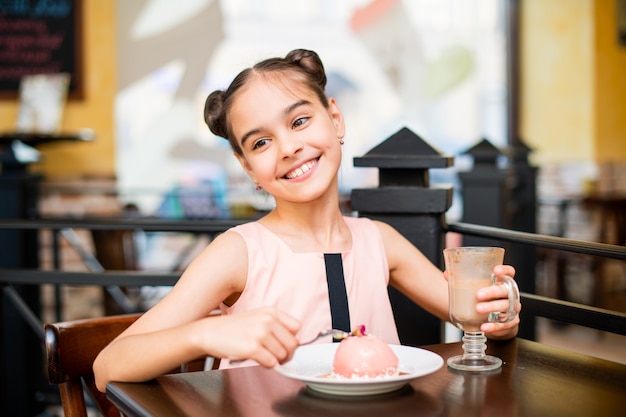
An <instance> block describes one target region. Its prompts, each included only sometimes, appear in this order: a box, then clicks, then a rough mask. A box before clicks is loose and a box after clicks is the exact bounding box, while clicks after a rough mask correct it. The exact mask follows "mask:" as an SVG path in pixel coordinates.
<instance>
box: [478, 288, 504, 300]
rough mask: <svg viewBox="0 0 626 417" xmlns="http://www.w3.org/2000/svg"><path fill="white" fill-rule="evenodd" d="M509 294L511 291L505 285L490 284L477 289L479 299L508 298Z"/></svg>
mask: <svg viewBox="0 0 626 417" xmlns="http://www.w3.org/2000/svg"><path fill="white" fill-rule="evenodd" d="M508 296H509V292H508V290H507V288H506V287H505V286H504V285H490V286H488V287H483V288H480V289H479V290H478V291H476V298H477V299H478V300H479V301H487V300H496V299H501V298H508Z"/></svg>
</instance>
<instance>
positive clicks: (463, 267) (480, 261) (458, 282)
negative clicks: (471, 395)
mask: <svg viewBox="0 0 626 417" xmlns="http://www.w3.org/2000/svg"><path fill="white" fill-rule="evenodd" d="M443 256H444V260H445V264H446V271H447V273H448V291H449V298H450V321H451V322H452V324H454V325H455V326H457V327H458V328H460V329H461V330H463V332H464V335H463V355H458V356H453V357H451V358H449V359H448V366H450V367H451V368H453V369H459V370H463V371H489V370H494V369H497V368H499V367H500V366H502V360H501V359H500V358H496V357H494V356H489V355H486V354H485V350H486V349H487V345H486V342H487V338H486V337H485V334H484V333H483V332H482V331H481V330H480V326H481V324H483V323H487V322H498V323H507V322H509V321H511V320H513V319H514V318H515V316H516V314H517V312H516V311H515V306H516V305H517V303H518V302H519V290H518V288H517V284H516V283H515V281H514V280H513V278H511V277H508V276H505V277H496V276H495V275H494V274H493V268H494V267H495V266H496V265H502V263H503V262H504V249H503V248H496V247H479V246H476V247H460V248H448V249H444V251H443ZM490 285H503V286H504V287H505V288H506V289H507V294H508V306H509V307H508V309H507V311H505V312H490V313H484V314H483V313H478V312H477V311H476V304H477V303H478V299H477V298H476V292H477V291H478V290H479V289H480V288H483V287H488V286H490Z"/></svg>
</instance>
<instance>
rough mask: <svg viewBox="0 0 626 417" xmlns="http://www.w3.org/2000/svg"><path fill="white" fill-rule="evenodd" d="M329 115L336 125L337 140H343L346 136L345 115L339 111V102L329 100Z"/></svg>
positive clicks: (332, 99)
mask: <svg viewBox="0 0 626 417" xmlns="http://www.w3.org/2000/svg"><path fill="white" fill-rule="evenodd" d="M328 114H329V115H330V118H331V120H332V121H333V124H334V125H335V131H336V132H337V138H338V139H343V137H344V136H345V134H346V126H345V123H344V120H343V114H342V113H341V110H339V105H337V101H336V100H335V99H334V98H329V99H328Z"/></svg>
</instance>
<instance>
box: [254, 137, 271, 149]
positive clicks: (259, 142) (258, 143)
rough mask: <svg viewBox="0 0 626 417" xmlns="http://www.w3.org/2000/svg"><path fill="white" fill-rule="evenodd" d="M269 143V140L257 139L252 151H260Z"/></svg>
mask: <svg viewBox="0 0 626 417" xmlns="http://www.w3.org/2000/svg"><path fill="white" fill-rule="evenodd" d="M268 142H269V139H259V140H257V141H255V142H254V144H252V150H255V149H260V148H262V147H263V146H265V145H266V144H267V143H268Z"/></svg>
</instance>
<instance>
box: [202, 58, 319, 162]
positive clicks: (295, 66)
mask: <svg viewBox="0 0 626 417" xmlns="http://www.w3.org/2000/svg"><path fill="white" fill-rule="evenodd" d="M274 74H284V75H291V76H293V77H294V78H295V79H296V80H297V81H299V82H302V84H303V86H304V87H305V88H308V89H310V90H311V91H312V92H314V93H315V94H316V95H317V96H318V97H319V99H320V102H321V103H322V104H323V105H324V107H328V98H327V97H326V93H325V88H326V72H325V71H324V65H323V64H322V61H321V59H320V57H319V56H318V55H317V53H315V52H314V51H308V50H306V49H294V50H293V51H291V52H289V53H288V54H287V55H286V56H285V57H284V58H269V59H266V60H263V61H261V62H259V63H257V64H256V65H254V66H253V67H251V68H246V69H244V70H243V71H241V72H240V73H239V74H238V75H237V76H236V77H235V79H234V80H233V81H232V82H231V83H230V86H229V87H228V88H227V89H226V90H216V91H213V92H212V93H211V94H209V96H208V97H207V99H206V102H205V104H204V121H205V122H206V124H207V126H209V129H210V130H211V132H213V133H214V134H215V135H217V136H221V137H223V138H225V139H227V140H228V141H229V142H230V146H231V147H232V148H233V151H235V152H236V153H238V154H239V155H241V154H242V150H241V148H240V147H239V144H238V143H237V139H236V138H235V137H234V136H233V133H232V126H231V125H230V122H229V120H228V116H229V111H230V108H231V106H232V103H233V99H234V97H235V95H236V93H237V91H239V89H241V88H242V87H243V86H245V85H246V84H247V83H248V81H250V80H251V79H252V78H253V77H254V76H257V75H263V76H268V75H274Z"/></svg>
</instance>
